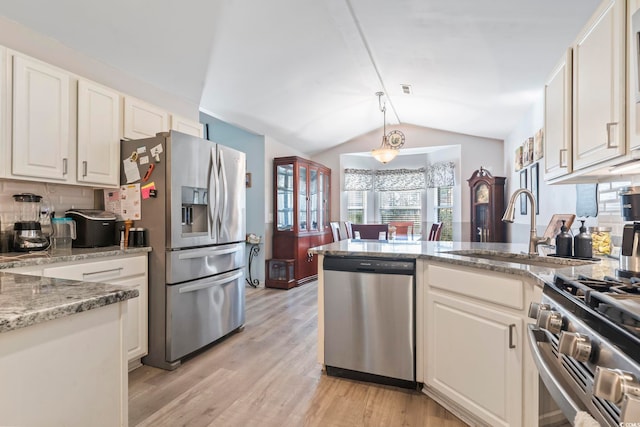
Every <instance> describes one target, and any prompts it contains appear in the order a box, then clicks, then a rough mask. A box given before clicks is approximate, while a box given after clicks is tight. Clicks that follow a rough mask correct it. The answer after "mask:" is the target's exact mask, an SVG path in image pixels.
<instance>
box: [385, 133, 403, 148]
mask: <svg viewBox="0 0 640 427" xmlns="http://www.w3.org/2000/svg"><path fill="white" fill-rule="evenodd" d="M387 141H388V143H389V145H390V146H391V148H400V147H402V146H403V145H404V134H403V133H402V132H400V131H399V130H392V131H391V132H389V134H388V135H387Z"/></svg>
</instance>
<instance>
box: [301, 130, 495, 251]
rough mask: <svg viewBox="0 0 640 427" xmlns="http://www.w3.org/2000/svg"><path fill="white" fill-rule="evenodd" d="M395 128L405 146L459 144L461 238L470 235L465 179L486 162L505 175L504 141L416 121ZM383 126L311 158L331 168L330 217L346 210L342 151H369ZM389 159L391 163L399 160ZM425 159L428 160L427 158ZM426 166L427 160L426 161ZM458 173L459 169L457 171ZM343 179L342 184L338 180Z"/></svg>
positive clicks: (340, 218) (339, 216)
mask: <svg viewBox="0 0 640 427" xmlns="http://www.w3.org/2000/svg"><path fill="white" fill-rule="evenodd" d="M393 128H394V129H398V130H401V131H402V132H403V133H404V134H405V137H406V143H405V145H404V147H403V149H407V148H416V147H457V146H459V147H460V153H461V156H460V160H459V163H458V164H456V166H457V168H458V169H459V176H460V183H461V195H460V212H461V220H460V222H461V233H462V234H461V240H468V239H469V225H468V224H469V218H470V215H469V209H470V205H469V186H468V185H466V180H467V179H468V178H469V177H470V176H471V174H473V172H474V171H475V170H477V169H478V168H480V166H483V167H484V168H485V169H488V170H489V171H490V172H491V173H492V174H493V175H495V176H503V175H502V174H503V169H504V161H503V155H504V148H503V142H502V141H501V140H497V139H490V138H481V137H476V136H471V135H463V134H458V133H453V132H446V131H442V130H438V129H430V128H424V127H420V126H413V125H399V126H394V127H393ZM380 134H381V132H380V129H378V130H374V131H372V132H369V133H367V134H365V135H361V136H359V137H356V138H354V139H352V140H350V141H347V142H345V143H344V144H341V145H339V146H337V147H333V148H331V149H329V150H326V151H323V152H321V153H318V154H315V155H314V156H313V157H312V159H313V160H314V161H316V162H318V163H322V164H324V165H326V166H327V167H329V168H331V183H332V191H331V220H332V221H344V220H345V219H346V214H345V213H342V214H341V212H340V201H341V192H342V188H343V186H342V184H343V183H342V181H341V173H340V171H341V170H343V169H344V165H343V164H342V163H341V155H342V154H349V153H366V152H369V151H371V150H372V149H373V148H377V147H378V146H379V144H380ZM394 162H396V160H393V161H392V162H390V163H389V166H390V167H396V166H395V165H397V164H400V163H399V162H398V163H394ZM425 162H426V160H425ZM423 166H426V164H423ZM456 176H458V170H457V171H456ZM337 183H340V187H338V186H337V185H336V184H337Z"/></svg>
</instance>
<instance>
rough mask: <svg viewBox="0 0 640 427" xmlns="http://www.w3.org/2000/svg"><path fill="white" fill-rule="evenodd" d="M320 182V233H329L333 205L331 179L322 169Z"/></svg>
mask: <svg viewBox="0 0 640 427" xmlns="http://www.w3.org/2000/svg"><path fill="white" fill-rule="evenodd" d="M319 171H320V175H319V176H320V182H319V190H320V193H319V196H318V199H319V203H320V219H319V223H320V231H329V229H330V228H331V227H330V224H329V221H330V218H331V210H330V207H331V203H330V201H329V197H330V194H331V178H330V176H329V174H328V173H327V171H326V170H324V169H320V170H319Z"/></svg>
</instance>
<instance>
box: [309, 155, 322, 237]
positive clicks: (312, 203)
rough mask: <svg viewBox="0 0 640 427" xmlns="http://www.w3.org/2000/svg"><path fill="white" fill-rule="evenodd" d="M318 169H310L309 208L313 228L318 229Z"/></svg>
mask: <svg viewBox="0 0 640 427" xmlns="http://www.w3.org/2000/svg"><path fill="white" fill-rule="evenodd" d="M318 193H319V192H318V169H316V168H310V169H309V209H310V212H309V213H310V225H311V230H312V231H316V230H318V215H319V214H320V208H319V200H320V198H319V197H318V195H319V194H318Z"/></svg>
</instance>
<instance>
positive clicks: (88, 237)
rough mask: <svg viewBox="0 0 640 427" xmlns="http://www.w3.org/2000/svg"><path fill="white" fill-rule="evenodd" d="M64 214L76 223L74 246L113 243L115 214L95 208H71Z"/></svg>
mask: <svg viewBox="0 0 640 427" xmlns="http://www.w3.org/2000/svg"><path fill="white" fill-rule="evenodd" d="M65 216H66V217H67V218H71V219H73V220H74V221H75V223H76V236H77V237H76V239H75V240H74V241H73V247H74V248H96V247H101V246H111V245H113V234H114V233H115V231H114V230H115V227H116V216H115V215H114V214H113V213H111V212H106V211H101V210H96V209H71V210H68V211H66V212H65Z"/></svg>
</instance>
